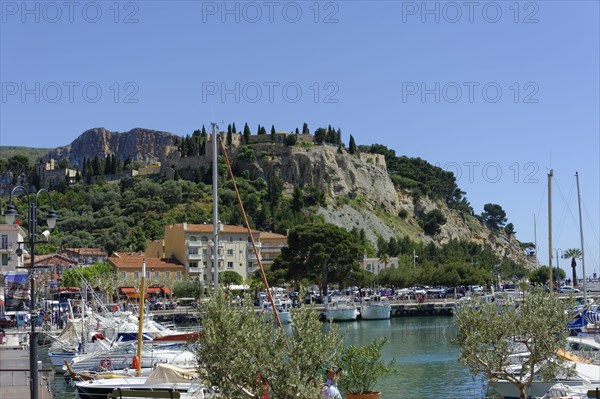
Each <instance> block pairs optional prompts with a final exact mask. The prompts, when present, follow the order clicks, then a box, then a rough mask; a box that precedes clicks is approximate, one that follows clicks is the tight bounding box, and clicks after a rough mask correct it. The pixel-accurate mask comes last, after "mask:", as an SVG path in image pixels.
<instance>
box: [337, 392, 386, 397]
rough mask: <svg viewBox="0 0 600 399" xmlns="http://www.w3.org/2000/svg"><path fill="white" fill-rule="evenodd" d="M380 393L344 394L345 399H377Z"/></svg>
mask: <svg viewBox="0 0 600 399" xmlns="http://www.w3.org/2000/svg"><path fill="white" fill-rule="evenodd" d="M380 397H381V392H378V391H377V392H366V393H350V392H346V395H345V398H346V399H379V398H380Z"/></svg>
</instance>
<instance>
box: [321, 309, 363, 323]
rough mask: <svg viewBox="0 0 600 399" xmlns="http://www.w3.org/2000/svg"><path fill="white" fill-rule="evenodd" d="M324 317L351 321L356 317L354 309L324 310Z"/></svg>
mask: <svg viewBox="0 0 600 399" xmlns="http://www.w3.org/2000/svg"><path fill="white" fill-rule="evenodd" d="M325 318H326V319H327V320H329V321H352V320H356V319H357V318H358V310H356V309H351V308H348V309H328V310H326V311H325Z"/></svg>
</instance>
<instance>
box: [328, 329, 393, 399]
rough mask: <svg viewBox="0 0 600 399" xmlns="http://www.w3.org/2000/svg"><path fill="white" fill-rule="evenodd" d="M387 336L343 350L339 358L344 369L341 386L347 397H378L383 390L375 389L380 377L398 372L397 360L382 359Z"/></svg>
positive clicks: (356, 398)
mask: <svg viewBox="0 0 600 399" xmlns="http://www.w3.org/2000/svg"><path fill="white" fill-rule="evenodd" d="M386 343H387V338H385V337H384V338H382V339H381V340H377V339H373V340H372V341H371V342H370V343H368V344H365V345H360V346H354V345H350V346H347V347H345V348H343V349H342V350H341V354H340V358H339V360H338V363H339V366H340V368H341V369H342V376H341V377H340V382H339V385H340V388H341V391H342V392H345V396H344V397H345V398H346V399H359V398H360V399H378V398H380V397H381V392H379V391H373V389H374V388H375V384H376V383H377V381H378V380H379V378H380V377H381V376H383V375H385V374H390V373H393V372H396V369H395V368H394V365H395V364H396V361H395V360H391V361H390V362H389V363H386V362H384V361H383V360H381V350H382V348H383V346H384V345H385V344H386Z"/></svg>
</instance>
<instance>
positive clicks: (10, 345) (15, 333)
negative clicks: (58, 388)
mask: <svg viewBox="0 0 600 399" xmlns="http://www.w3.org/2000/svg"><path fill="white" fill-rule="evenodd" d="M39 373H40V378H38V381H39V397H40V399H52V394H51V393H50V390H49V389H48V384H47V381H48V379H47V377H46V375H47V373H46V372H44V371H43V370H42V371H39ZM29 376H30V371H29V334H28V332H24V331H23V330H21V331H19V330H17V329H9V330H6V331H5V336H4V339H3V343H2V344H0V399H25V398H29V397H30V391H31V390H30V378H29Z"/></svg>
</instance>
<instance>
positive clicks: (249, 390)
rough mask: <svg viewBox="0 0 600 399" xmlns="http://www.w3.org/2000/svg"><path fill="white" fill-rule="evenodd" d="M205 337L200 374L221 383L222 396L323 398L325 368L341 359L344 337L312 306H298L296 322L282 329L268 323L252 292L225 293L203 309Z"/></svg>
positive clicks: (198, 353) (199, 355) (200, 349)
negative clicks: (240, 297)
mask: <svg viewBox="0 0 600 399" xmlns="http://www.w3.org/2000/svg"><path fill="white" fill-rule="evenodd" d="M200 312H202V314H203V331H204V333H203V336H202V338H201V341H200V342H199V345H198V349H197V350H196V357H197V359H198V363H199V364H200V365H201V367H200V376H201V378H202V379H203V380H204V381H206V382H208V383H209V384H210V385H217V386H219V389H220V392H221V397H225V398H246V397H247V398H250V397H262V394H263V393H264V389H265V381H266V382H267V383H268V386H269V394H270V396H269V397H272V398H280V399H287V398H299V399H314V398H317V397H319V392H320V389H321V385H322V375H323V370H324V367H327V366H328V365H330V364H331V363H332V361H334V359H336V357H337V356H338V355H339V353H340V351H341V349H342V347H343V343H344V342H343V336H342V335H341V334H340V333H339V329H338V327H337V326H335V325H330V326H329V329H328V331H327V332H325V331H324V327H323V323H322V322H321V321H319V318H318V313H317V312H316V310H315V308H314V307H312V306H303V307H302V308H298V309H293V310H292V317H293V319H294V323H293V324H292V325H291V326H290V329H291V330H290V329H286V330H281V329H279V328H278V327H277V326H276V325H275V324H273V323H265V321H264V316H263V314H261V313H257V312H256V310H255V308H254V306H253V305H252V301H251V300H250V298H249V297H247V298H246V299H245V300H244V301H242V304H241V305H240V302H239V301H230V300H229V299H228V298H227V297H226V296H225V295H224V294H223V292H219V293H218V294H217V295H214V296H213V297H211V299H210V300H209V301H208V302H206V303H204V304H203V305H202V307H201V309H200Z"/></svg>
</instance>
